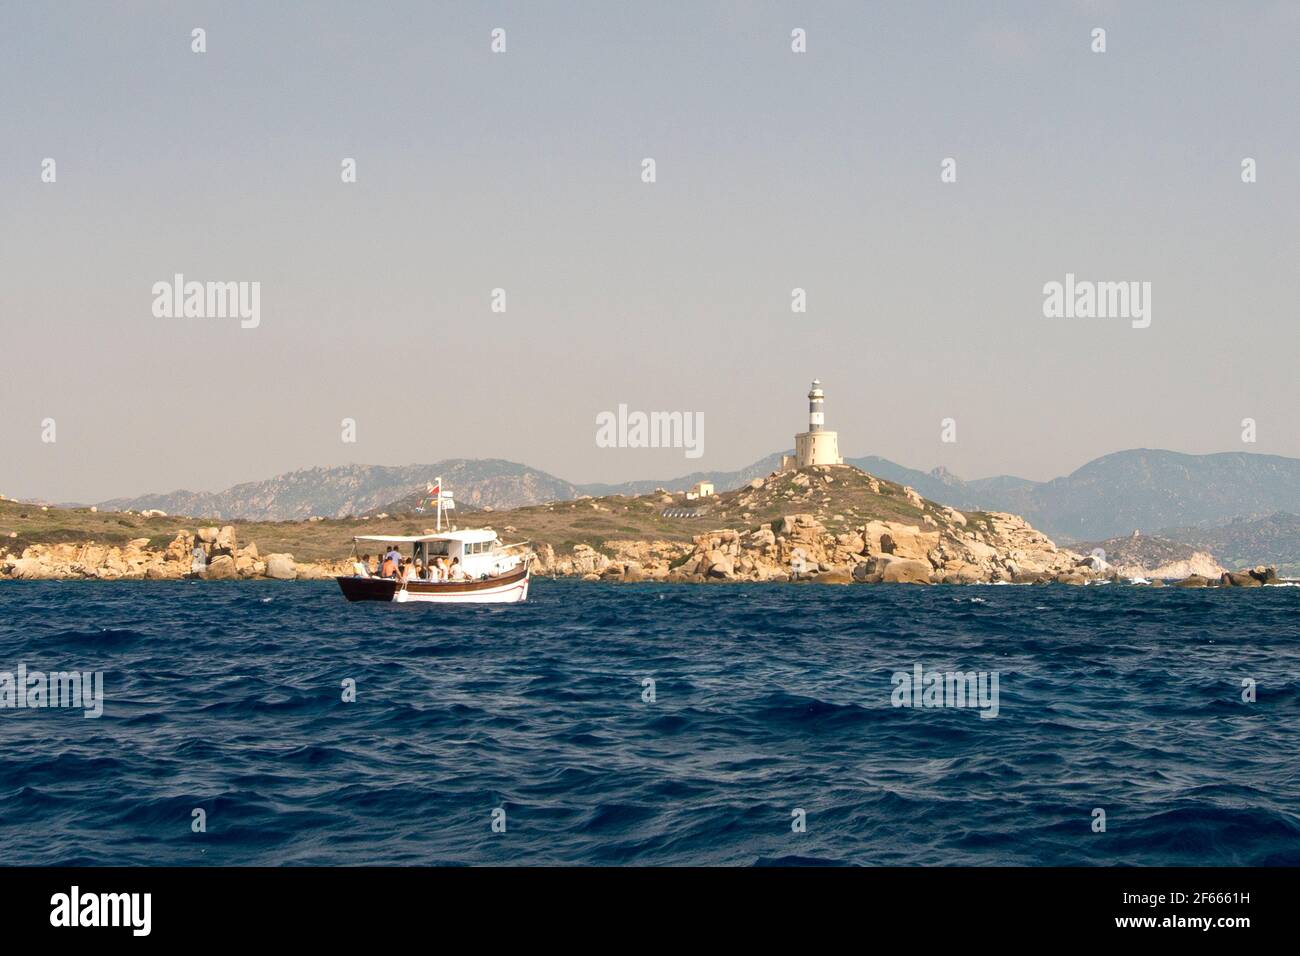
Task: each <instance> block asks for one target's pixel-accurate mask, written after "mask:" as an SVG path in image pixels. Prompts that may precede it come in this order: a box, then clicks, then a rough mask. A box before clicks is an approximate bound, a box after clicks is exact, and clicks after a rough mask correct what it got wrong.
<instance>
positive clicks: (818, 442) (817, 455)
mask: <svg viewBox="0 0 1300 956" xmlns="http://www.w3.org/2000/svg"><path fill="white" fill-rule="evenodd" d="M825 404H826V393H825V392H823V391H822V383H821V381H820V380H819V379H813V383H812V388H810V389H809V390H808V430H807V431H806V432H800V433H799V434H798V435H795V436H794V462H793V464H794V466H795V467H796V468H807V467H808V466H809V465H842V464H844V459H843V458H841V457H840V436H839V435H838V434H837V433H836V432H828V431H827V430H826V413H825V412H824V411H823V406H824V405H825Z"/></svg>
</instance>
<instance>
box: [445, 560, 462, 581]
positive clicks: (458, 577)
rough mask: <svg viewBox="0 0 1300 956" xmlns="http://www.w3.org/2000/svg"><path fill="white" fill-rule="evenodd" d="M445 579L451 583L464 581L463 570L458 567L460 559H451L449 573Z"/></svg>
mask: <svg viewBox="0 0 1300 956" xmlns="http://www.w3.org/2000/svg"><path fill="white" fill-rule="evenodd" d="M447 577H448V578H449V579H450V580H452V581H464V580H465V569H464V568H462V567H461V566H460V558H452V559H451V571H450V572H449V573H448V575H447Z"/></svg>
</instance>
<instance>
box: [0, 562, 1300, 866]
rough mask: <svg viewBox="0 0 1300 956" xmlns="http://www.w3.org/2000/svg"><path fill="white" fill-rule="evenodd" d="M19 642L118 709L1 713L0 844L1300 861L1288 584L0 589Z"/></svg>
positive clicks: (326, 860)
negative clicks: (424, 597) (952, 696)
mask: <svg viewBox="0 0 1300 956" xmlns="http://www.w3.org/2000/svg"><path fill="white" fill-rule="evenodd" d="M20 664H22V665H25V666H26V668H27V670H28V671H29V672H31V671H66V670H73V669H77V670H84V671H102V672H103V680H104V685H103V686H104V704H103V715H102V717H99V718H98V719H87V718H85V717H83V716H82V711H81V710H79V709H53V708H45V709H30V708H25V709H6V710H0V860H2V861H3V862H4V863H5V864H72V865H76V864H87V865H91V864H93V865H101V864H103V865H108V864H142V865H149V864H179V865H200V866H207V865H222V864H257V865H278V864H420V865H426V864H639V865H665V864H666V865H679V864H706V865H733V864H734V865H753V864H862V865H881V864H922V865H977V864H1029V865H1037V864H1089V865H1091V864H1096V865H1113V864H1164V865H1184V864H1188V865H1190V864H1232V865H1257V864H1275V865H1276V864H1281V865H1292V866H1294V865H1300V588H1265V589H1252V590H1221V591H1220V590H1206V591H1201V590H1181V589H1163V590H1152V589H1144V588H1131V587H1123V586H1116V585H1111V586H1106V587H1088V588H1070V587H1059V586H1055V587H1035V586H1028V587H1010V586H1007V587H997V586H993V587H962V588H958V587H931V588H921V587H907V586H877V587H869V586H853V587H827V586H820V585H720V586H692V585H663V584H637V585H605V584H587V583H580V582H570V581H548V580H539V581H535V582H534V584H533V588H532V592H531V595H530V600H529V602H528V603H527V604H524V605H516V606H478V607H472V606H464V607H452V606H430V605H424V606H417V605H382V604H348V603H346V602H345V601H344V600H343V599H342V597H341V596H340V595H339V593H338V591H337V588H336V586H335V585H334V584H333V582H328V583H293V584H284V583H276V582H241V583H234V582H231V583H224V582H223V583H191V582H140V583H115V584H114V583H93V582H33V583H16V582H10V583H6V584H4V585H0V671H7V672H15V671H16V669H17V667H18V666H19V665H20ZM918 664H919V665H921V667H922V668H923V670H924V671H926V672H929V671H933V670H938V671H950V670H951V671H963V672H970V671H979V672H986V673H988V674H992V673H994V672H996V673H997V675H998V681H999V682H998V687H999V700H998V713H997V716H996V717H993V718H985V717H981V716H980V710H979V709H975V708H971V707H966V708H962V707H952V706H950V707H928V708H927V707H896V706H893V695H894V692H895V682H894V680H893V675H894V674H895V673H898V672H904V673H913V672H914V668H915V666H916V665H918ZM1247 679H1249V680H1253V681H1254V682H1255V694H1256V699H1255V700H1254V701H1253V702H1246V701H1243V699H1242V695H1243V681H1244V680H1247ZM348 681H353V682H355V700H354V701H345V700H344V699H343V698H344V696H345V691H344V685H345V683H346V682H348ZM652 692H653V693H652ZM650 698H653V699H650ZM196 810H199V811H202V813H201V814H196V813H195V811H196ZM1097 810H1101V811H1103V812H1104V823H1105V829H1104V831H1100V830H1099V829H1098V826H1099V821H1100V820H1101V818H1100V817H1099V816H1098V815H1097V813H1096V812H1095V811H1097ZM800 811H801V813H800ZM200 820H202V823H203V826H202V827H200V826H199V821H200ZM494 822H495V823H496V828H495V829H494ZM196 830H201V832H196ZM499 831H503V832H499Z"/></svg>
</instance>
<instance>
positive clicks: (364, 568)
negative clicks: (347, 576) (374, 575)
mask: <svg viewBox="0 0 1300 956" xmlns="http://www.w3.org/2000/svg"><path fill="white" fill-rule="evenodd" d="M352 573H353V574H354V575H355V576H356V577H359V578H368V577H370V555H368V554H366V555H362V557H361V560H360V561H353V562H352Z"/></svg>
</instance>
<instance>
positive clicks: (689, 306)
mask: <svg viewBox="0 0 1300 956" xmlns="http://www.w3.org/2000/svg"><path fill="white" fill-rule="evenodd" d="M195 27H202V28H204V29H205V30H206V31H207V52H206V53H202V54H197V53H194V52H192V51H191V42H192V41H191V31H192V30H193V29H194V28H195ZM496 27H500V28H503V29H504V30H505V31H506V42H507V52H506V53H504V54H494V53H493V52H492V51H491V50H490V48H489V43H490V39H491V38H490V33H491V31H492V30H493V28H496ZM1094 27H1103V28H1104V29H1105V30H1106V31H1107V33H1106V44H1107V50H1106V52H1105V53H1094V52H1092V50H1091V44H1092V39H1091V31H1092V30H1093V28H1094ZM795 28H803V29H805V30H806V31H807V48H808V49H807V52H806V53H803V54H796V53H793V52H792V51H791V48H790V45H791V38H790V34H791V30H793V29H795ZM1298 54H1300V3H1296V2H1286V0H1268V2H1260V3H1252V2H1240V3H1231V4H1222V3H1209V2H1206V3H1200V2H1169V3H1155V2H1150V3H1128V4H1121V3H1114V4H1106V3H1082V2H1079V3H1072V2H1060V3H1055V4H1050V3H1041V2H1026V3H1000V4H999V3H966V2H955V0H954V2H948V3H924V2H916V3H904V2H898V3H865V2H852V3H836V2H826V0H819V2H816V3H793V2H771V3H764V2H755V0H732V2H716V3H709V2H663V0H661V2H655V3H636V4H633V3H626V4H621V3H618V4H616V3H609V2H587V3H577V2H574V3H568V2H522V0H520V2H514V3H468V2H455V3H436V2H428V0H422V2H417V3H410V4H404V3H403V4H399V3H375V4H359V3H303V4H293V3H280V2H277V3H228V2H223V3H210V4H187V3H175V2H166V3H164V2H158V3H142V2H134V3H120V4H115V3H102V2H94V3H90V2H86V3H59V4H36V3H23V2H17V0H3V2H0V270H2V273H0V278H2V280H3V281H0V355H3V357H4V360H3V375H4V383H5V388H4V400H3V411H2V412H0V493H4V494H8V495H11V496H33V497H37V496H39V497H45V498H50V499H54V500H86V501H90V500H101V499H103V498H107V497H109V496H114V495H123V494H138V493H143V492H146V491H166V490H171V489H173V488H178V487H188V488H192V489H205V490H216V489H219V488H222V487H225V486H227V485H229V484H232V483H234V482H236V481H241V480H249V479H255V478H262V477H268V476H270V475H272V474H274V473H277V472H281V471H286V470H290V469H293V468H297V467H304V466H310V465H330V464H342V463H346V462H354V461H355V462H366V463H375V464H404V463H409V462H413V461H434V460H437V459H439V458H445V457H488V456H492V457H503V458H510V459H513V460H516V461H522V462H526V463H528V464H530V465H533V466H535V467H538V468H542V469H545V470H547V471H551V472H553V473H555V474H558V475H560V476H562V477H564V478H567V479H569V480H573V481H619V480H624V479H630V478H647V477H650V478H656V477H667V476H671V475H674V474H681V473H685V472H688V471H693V470H696V469H714V468H735V467H739V466H742V465H745V464H747V463H749V462H751V461H752V460H754V459H756V458H758V457H759V456H761V455H764V454H767V453H769V452H771V451H775V450H779V449H782V448H786V447H790V446H791V445H792V444H793V439H792V436H793V434H794V433H795V432H796V431H799V430H802V429H803V427H804V425H805V423H806V420H807V402H806V400H805V398H804V395H805V393H806V391H807V388H808V382H809V380H810V379H812V378H813V377H814V376H816V377H819V378H821V379H822V381H823V382H824V383H825V387H826V394H827V402H826V413H827V421H828V427H832V428H836V429H838V431H839V433H840V448H841V451H842V452H843V453H844V454H845V455H847V456H857V455H865V454H879V455H883V456H886V457H888V458H892V459H894V460H896V461H899V462H901V463H903V464H907V465H911V466H914V467H923V468H930V467H933V466H935V465H939V464H942V465H945V466H947V467H949V468H951V469H952V470H953V471H955V472H957V473H958V474H961V475H963V476H966V477H979V476H984V475H988V474H996V473H1013V474H1019V475H1023V476H1026V477H1030V478H1039V479H1042V478H1049V477H1053V476H1055V475H1058V474H1061V473H1065V472H1068V471H1070V470H1072V469H1074V468H1076V467H1077V466H1079V465H1080V464H1082V463H1083V462H1085V461H1087V460H1088V459H1090V458H1093V457H1095V456H1097V455H1101V454H1105V453H1107V452H1111V451H1116V450H1119V449H1123V448H1130V447H1136V446H1146V447H1161V448H1170V449H1175V450H1179V451H1187V452H1211V451H1233V450H1236V451H1241V450H1246V451H1258V452H1267V453H1275V454H1283V455H1292V456H1300V428H1297V425H1296V419H1295V415H1296V410H1297V407H1300V375H1298V374H1297V355H1298V353H1300V348H1298V347H1300V315H1298V311H1300V310H1298V304H1300V298H1298V296H1297V284H1296V276H1297V272H1298V268H1297V267H1298V265H1300V122H1298V120H1297V117H1298V116H1300V107H1298V104H1300V69H1297V66H1296V64H1297V59H1298ZM47 157H50V158H53V159H54V160H55V161H56V163H57V167H56V171H57V181H56V182H54V183H44V182H42V181H41V173H42V165H41V164H42V160H43V159H45V158H47ZM345 157H352V158H355V159H356V162H357V173H358V176H357V178H358V181H357V182H356V183H354V184H344V183H343V182H341V177H340V170H341V165H340V164H341V163H342V161H343V159H344V158H345ZM646 157H652V158H654V160H655V161H656V164H657V170H656V172H657V182H655V183H653V184H647V183H644V182H642V181H641V161H642V159H643V158H646ZM945 157H954V158H955V159H956V160H957V174H958V175H957V182H956V183H941V182H940V175H939V174H940V163H941V161H942V160H943V159H944V158H945ZM1244 157H1252V158H1254V159H1255V160H1256V161H1257V164H1258V182H1256V183H1253V184H1245V183H1243V182H1242V181H1241V162H1242V159H1243V158H1244ZM178 272H179V273H183V274H184V275H185V276H186V278H187V279H193V280H199V281H209V280H213V281H248V282H251V281H257V282H260V283H261V324H260V326H259V327H258V328H256V329H241V328H240V323H239V321H238V319H221V318H190V319H167V318H156V317H155V316H154V315H153V311H152V305H153V294H152V291H151V289H152V286H153V284H154V283H155V282H158V281H160V280H170V279H171V277H172V276H173V275H174V274H175V273H178ZM1067 272H1072V273H1075V274H1076V275H1077V276H1078V277H1079V278H1080V279H1092V280H1099V281H1127V280H1135V281H1148V282H1150V283H1151V284H1152V303H1151V305H1152V314H1151V319H1152V321H1151V325H1150V327H1149V328H1146V329H1134V328H1132V327H1131V324H1130V322H1129V321H1127V320H1125V319H1047V318H1044V317H1043V291H1042V290H1043V285H1044V283H1047V282H1051V281H1054V280H1055V281H1063V280H1064V277H1065V274H1066V273H1067ZM498 287H500V288H504V289H505V290H506V296H507V298H506V302H507V311H506V312H505V313H504V314H494V313H493V312H492V311H491V309H490V303H491V293H492V290H493V289H494V288H498ZM795 287H802V288H804V289H806V290H807V296H808V311H807V313H806V314H795V313H792V311H791V307H790V303H791V290H792V289H793V288H795ZM620 403H626V404H627V405H628V406H629V407H630V408H632V409H634V410H636V409H641V410H646V411H650V410H677V411H683V412H702V413H703V415H704V419H705V436H704V452H705V453H704V455H703V457H702V458H699V459H692V460H688V459H687V458H686V457H685V456H684V454H683V451H682V450H680V449H678V450H646V449H607V448H598V447H597V446H596V442H595V432H596V426H595V417H596V415H597V413H599V412H601V411H604V410H614V409H616V408H617V407H618V405H619V404H620ZM348 417H350V418H354V419H355V420H356V422H357V439H358V440H357V441H356V443H354V444H348V443H345V442H343V441H342V440H341V424H340V423H341V420H342V419H344V418H348ZM945 417H952V418H955V419H956V422H957V441H956V443H954V444H945V443H943V442H941V441H940V431H941V430H940V422H941V420H942V419H943V418H945ZM1246 417H1251V418H1254V419H1255V420H1256V421H1257V423H1258V424H1257V428H1258V442H1257V443H1256V444H1253V445H1247V444H1243V443H1242V441H1241V421H1242V419H1243V418H1246ZM47 418H52V419H54V420H55V423H56V441H55V442H53V443H45V442H42V421H43V420H44V419H47Z"/></svg>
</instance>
